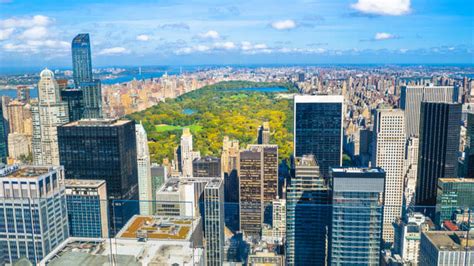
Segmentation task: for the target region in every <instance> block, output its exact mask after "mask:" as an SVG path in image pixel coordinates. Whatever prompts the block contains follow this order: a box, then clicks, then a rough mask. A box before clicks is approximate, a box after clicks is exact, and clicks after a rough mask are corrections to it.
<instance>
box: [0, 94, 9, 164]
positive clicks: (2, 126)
mask: <svg viewBox="0 0 474 266" xmlns="http://www.w3.org/2000/svg"><path fill="white" fill-rule="evenodd" d="M2 101H3V98H2ZM3 110H4V109H3V104H2V106H1V108H0V162H2V163H6V162H7V156H8V146H7V136H8V128H7V127H6V125H8V124H7V123H6V121H5V119H4V114H3V113H4V111H3Z"/></svg>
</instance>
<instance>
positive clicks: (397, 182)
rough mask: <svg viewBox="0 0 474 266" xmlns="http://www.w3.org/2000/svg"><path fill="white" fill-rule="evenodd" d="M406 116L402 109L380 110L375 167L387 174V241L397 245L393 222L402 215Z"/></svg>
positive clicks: (384, 236)
mask: <svg viewBox="0 0 474 266" xmlns="http://www.w3.org/2000/svg"><path fill="white" fill-rule="evenodd" d="M405 141H406V140H405V117H404V113H403V111H402V110H398V109H386V110H383V109H381V110H377V112H376V114H375V122H374V143H373V152H372V165H373V166H375V167H379V168H382V169H384V171H385V174H386V176H385V192H384V198H385V203H384V204H385V206H384V214H383V219H384V222H383V239H384V241H385V242H390V243H393V239H394V232H393V222H395V220H396V219H397V218H399V217H401V216H402V206H403V185H404V178H403V177H404V172H403V170H404V165H405Z"/></svg>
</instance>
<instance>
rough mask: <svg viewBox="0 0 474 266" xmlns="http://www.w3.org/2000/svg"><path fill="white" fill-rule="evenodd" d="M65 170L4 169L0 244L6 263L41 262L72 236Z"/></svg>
mask: <svg viewBox="0 0 474 266" xmlns="http://www.w3.org/2000/svg"><path fill="white" fill-rule="evenodd" d="M63 180H64V170H63V168H62V167H60V166H22V167H18V166H15V165H14V166H8V167H5V168H3V169H1V170H0V200H1V203H0V217H1V219H0V228H2V229H1V234H0V243H2V253H1V256H2V259H0V261H3V262H4V263H7V264H8V263H10V264H13V263H15V262H16V261H17V260H19V259H20V258H27V259H28V260H29V261H30V262H31V263H32V264H37V263H39V261H40V260H42V259H43V258H44V257H45V256H46V255H48V254H49V253H50V252H51V251H52V250H54V249H55V248H56V247H57V246H59V245H60V244H61V242H63V241H64V240H65V239H67V238H68V235H69V234H68V220H67V213H66V195H65V188H64V183H63Z"/></svg>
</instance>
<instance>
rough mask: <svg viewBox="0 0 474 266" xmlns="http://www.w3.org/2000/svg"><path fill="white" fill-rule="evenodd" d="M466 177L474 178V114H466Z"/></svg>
mask: <svg viewBox="0 0 474 266" xmlns="http://www.w3.org/2000/svg"><path fill="white" fill-rule="evenodd" d="M466 129H467V147H466V158H465V160H466V162H465V163H466V171H465V172H466V177H467V178H474V113H473V112H470V113H468V114H467V127H466Z"/></svg>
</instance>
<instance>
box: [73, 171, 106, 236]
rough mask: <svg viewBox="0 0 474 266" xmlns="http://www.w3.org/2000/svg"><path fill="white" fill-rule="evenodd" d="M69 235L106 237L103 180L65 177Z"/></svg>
mask: <svg viewBox="0 0 474 266" xmlns="http://www.w3.org/2000/svg"><path fill="white" fill-rule="evenodd" d="M64 186H65V188H66V204H67V217H68V222H69V235H70V236H71V237H90V238H107V237H108V236H109V219H108V215H109V214H108V211H107V205H108V202H107V189H106V184H105V181H104V180H86V179H65V180H64Z"/></svg>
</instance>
